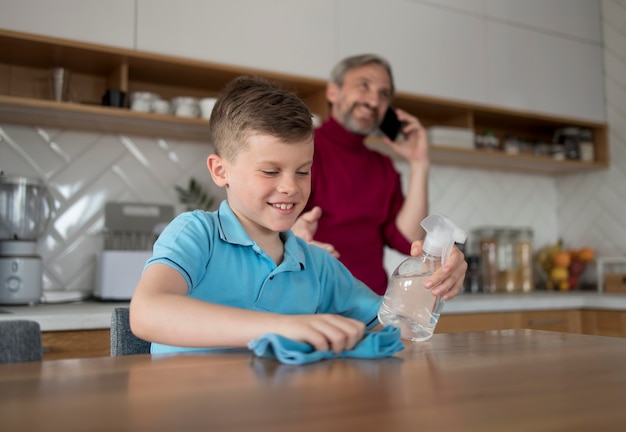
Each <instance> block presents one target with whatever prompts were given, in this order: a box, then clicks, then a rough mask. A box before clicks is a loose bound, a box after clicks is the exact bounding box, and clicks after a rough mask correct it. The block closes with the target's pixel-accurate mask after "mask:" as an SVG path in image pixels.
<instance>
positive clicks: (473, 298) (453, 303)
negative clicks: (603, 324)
mask: <svg viewBox="0 0 626 432" xmlns="http://www.w3.org/2000/svg"><path fill="white" fill-rule="evenodd" d="M116 307H128V302H119V301H116V302H102V301H96V300H86V301H82V302H76V303H61V304H37V305H34V306H27V305H24V306H8V305H7V306H0V320H11V319H28V320H33V321H37V322H38V323H39V325H40V326H41V330H42V331H63V330H91V329H108V328H110V325H111V312H112V311H113V309H114V308H116ZM557 309H605V310H617V311H626V294H603V293H596V292H565V293H562V292H545V291H543V292H542V291H537V292H533V293H528V294H526V293H511V294H508V293H499V294H462V295H459V296H457V297H456V298H454V299H452V300H450V301H448V302H446V304H445V306H444V308H443V314H459V313H479V312H515V311H533V310H557Z"/></svg>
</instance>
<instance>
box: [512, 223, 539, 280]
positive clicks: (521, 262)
mask: <svg viewBox="0 0 626 432" xmlns="http://www.w3.org/2000/svg"><path fill="white" fill-rule="evenodd" d="M514 252H515V264H516V269H517V275H516V278H517V279H516V281H515V285H516V289H517V290H518V291H523V292H530V291H533V290H534V289H535V284H534V280H533V231H532V230H531V229H530V228H521V229H519V230H518V231H517V235H516V238H515V243H514Z"/></svg>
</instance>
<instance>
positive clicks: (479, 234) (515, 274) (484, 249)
mask: <svg viewBox="0 0 626 432" xmlns="http://www.w3.org/2000/svg"><path fill="white" fill-rule="evenodd" d="M470 239H471V243H470V244H471V246H472V249H471V252H470V253H475V254H476V255H478V257H479V261H478V262H479V266H480V276H481V277H480V279H481V286H482V291H483V292H486V293H495V292H514V291H524V292H528V291H532V290H533V289H534V284H533V271H532V265H533V247H532V230H531V229H530V228H511V227H482V228H478V229H475V230H473V231H472V234H471V237H470Z"/></svg>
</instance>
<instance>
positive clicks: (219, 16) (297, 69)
mask: <svg viewBox="0 0 626 432" xmlns="http://www.w3.org/2000/svg"><path fill="white" fill-rule="evenodd" d="M333 10H334V2H333V1H332V0H315V1H292V0H268V1H262V2H259V1H256V0H236V1H231V0H213V1H210V2H207V1H204V0H180V1H176V2H173V1H170V0H138V18H137V49H139V50H141V51H150V52H157V53H162V54H169V55H175V56H182V57H188V58H194V59H198V60H205V61H213V62H220V63H225V64H231V65H239V66H245V67H252V68H256V69H264V70H272V71H281V72H283V73H292V74H298V75H304V76H310V77H318V78H325V77H326V76H327V74H328V72H329V70H330V67H331V65H332V63H333V62H334V61H335V60H336V56H335V51H334V49H335V46H334V45H335V40H336V37H335V34H334V29H335V27H336V25H337V24H336V22H335V20H334V19H333Z"/></svg>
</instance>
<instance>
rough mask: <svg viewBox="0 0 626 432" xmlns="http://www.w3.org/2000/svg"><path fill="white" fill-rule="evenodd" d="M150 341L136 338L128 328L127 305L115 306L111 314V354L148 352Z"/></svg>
mask: <svg viewBox="0 0 626 432" xmlns="http://www.w3.org/2000/svg"><path fill="white" fill-rule="evenodd" d="M149 353H150V342H147V341H145V340H143V339H140V338H138V337H137V336H135V335H134V334H133V332H132V331H131V330H130V317H129V310H128V308H127V307H116V308H115V309H113V313H112V314H111V355H112V356H124V355H132V354H149Z"/></svg>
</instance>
